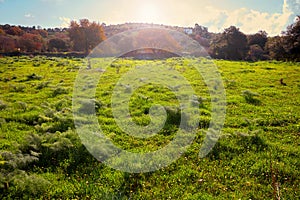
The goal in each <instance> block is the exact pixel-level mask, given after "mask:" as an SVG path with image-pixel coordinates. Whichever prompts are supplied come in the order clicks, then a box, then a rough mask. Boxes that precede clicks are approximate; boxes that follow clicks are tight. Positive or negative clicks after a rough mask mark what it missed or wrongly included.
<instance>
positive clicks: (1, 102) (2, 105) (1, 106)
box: [0, 100, 7, 110]
mask: <svg viewBox="0 0 300 200" xmlns="http://www.w3.org/2000/svg"><path fill="white" fill-rule="evenodd" d="M6 108H7V104H6V103H4V102H3V101H1V100H0V110H4V109H6Z"/></svg>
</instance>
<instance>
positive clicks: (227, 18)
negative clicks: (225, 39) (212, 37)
mask: <svg viewBox="0 0 300 200" xmlns="http://www.w3.org/2000/svg"><path fill="white" fill-rule="evenodd" d="M205 9H206V10H207V11H208V13H211V14H210V15H209V16H208V18H206V20H204V21H203V22H202V23H203V24H204V25H206V26H208V27H209V30H210V31H214V32H222V31H223V30H224V28H227V27H229V26H231V25H235V26H237V27H239V28H240V30H241V31H243V32H244V33H247V34H249V33H256V32H258V31H259V30H265V31H266V32H267V33H268V34H269V35H271V36H273V35H279V34H280V33H281V32H282V31H283V30H285V28H286V26H287V25H288V24H289V23H290V22H291V18H294V17H295V14H296V12H299V10H300V0H284V2H283V6H282V12H281V13H273V14H270V13H267V12H260V11H257V10H253V9H249V8H239V9H236V10H233V11H228V10H221V9H219V10H218V9H216V8H214V7H206V8H205Z"/></svg>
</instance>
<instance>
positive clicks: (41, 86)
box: [36, 81, 50, 90]
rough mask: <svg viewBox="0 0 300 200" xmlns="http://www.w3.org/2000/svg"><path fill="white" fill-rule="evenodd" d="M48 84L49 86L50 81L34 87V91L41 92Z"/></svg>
mask: <svg viewBox="0 0 300 200" xmlns="http://www.w3.org/2000/svg"><path fill="white" fill-rule="evenodd" d="M49 84H50V81H46V82H42V83H40V84H38V85H37V86H36V89H38V90H41V89H43V88H46V87H48V85H49Z"/></svg>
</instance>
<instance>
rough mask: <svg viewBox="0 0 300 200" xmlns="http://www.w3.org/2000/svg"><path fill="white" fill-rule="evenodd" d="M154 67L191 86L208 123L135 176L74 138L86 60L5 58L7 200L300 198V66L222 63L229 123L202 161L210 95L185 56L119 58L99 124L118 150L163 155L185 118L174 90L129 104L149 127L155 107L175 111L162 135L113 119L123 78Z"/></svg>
mask: <svg viewBox="0 0 300 200" xmlns="http://www.w3.org/2000/svg"><path fill="white" fill-rule="evenodd" d="M93 62H95V63H97V62H100V63H101V62H102V60H101V59H97V60H95V61H93ZM155 62H160V63H162V64H163V65H165V66H166V67H167V68H170V70H176V71H177V72H178V73H180V74H182V75H183V76H184V77H186V79H187V80H188V81H189V83H190V85H191V86H192V87H193V89H194V90H195V92H196V93H197V97H198V98H199V111H200V116H199V118H200V124H199V128H198V129H197V135H196V138H195V140H194V141H193V143H192V144H191V146H190V147H189V148H188V150H187V151H186V152H185V153H183V155H182V156H181V157H180V158H179V159H178V160H177V161H175V162H174V163H172V164H171V165H169V166H168V167H165V168H163V169H160V170H158V171H154V172H149V173H136V174H131V173H126V172H121V171H118V170H114V169H111V168H109V167H107V166H106V165H104V164H103V163H101V162H99V161H98V160H97V159H95V158H94V157H93V156H92V155H91V154H90V153H89V152H88V151H87V150H86V148H85V146H84V145H83V144H82V143H81V141H80V138H79V136H78V135H77V134H76V133H75V126H74V121H73V113H72V96H73V86H74V82H75V79H76V76H77V74H78V71H79V69H80V68H81V67H82V66H86V65H87V61H86V60H85V59H79V58H70V59H65V58H51V57H39V56H37V57H34V58H29V57H25V56H24V57H5V58H0V199H273V198H275V197H276V196H277V197H279V196H280V197H281V199H300V190H299V188H300V178H299V177H300V172H299V168H300V159H299V158H300V151H299V150H300V109H299V106H300V64H299V63H290V62H278V61H264V62H234V61H223V60H215V61H214V62H215V64H216V65H217V66H218V68H219V71H220V74H221V76H222V78H223V83H224V86H225V89H226V97H227V110H226V113H227V114H226V121H225V124H224V128H223V130H222V135H221V137H220V139H219V140H218V142H217V144H216V145H215V147H214V148H213V150H212V151H211V152H210V153H209V154H208V155H207V156H206V157H205V158H199V156H198V154H199V150H200V148H201V144H202V142H203V140H204V137H205V131H206V130H207V129H208V127H209V122H210V120H211V105H210V95H209V93H208V92H207V88H206V86H205V83H204V81H203V80H202V77H201V76H200V75H199V74H198V73H197V72H196V71H195V69H194V68H193V67H191V66H190V65H189V63H190V60H189V59H187V58H171V59H167V60H163V61H142V60H131V59H118V60H115V62H114V63H112V64H111V65H110V66H109V67H108V68H107V69H106V71H105V72H104V71H102V72H101V73H102V79H101V80H100V82H99V83H98V85H97V90H96V97H95V102H94V103H95V105H96V113H97V117H98V121H99V124H100V125H101V127H102V130H103V132H104V133H105V134H106V136H107V137H108V138H110V139H111V140H112V141H113V142H114V143H115V144H116V145H118V146H119V147H121V148H122V149H125V150H128V151H133V152H144V151H155V150H157V149H160V148H161V147H163V146H165V145H167V144H168V143H169V142H170V141H171V140H172V139H173V138H174V134H175V132H176V131H177V130H178V127H179V122H180V117H181V113H180V109H176V108H179V103H178V101H177V99H176V96H175V95H174V93H173V92H172V91H171V90H169V89H168V88H166V87H163V86H160V85H155V84H148V85H145V86H143V87H141V88H139V89H138V90H136V91H134V94H133V95H132V97H131V99H130V103H129V105H130V114H131V116H132V118H133V121H134V122H135V123H137V124H139V125H142V126H146V125H147V124H149V122H150V117H149V115H148V114H149V109H150V108H151V106H152V105H153V104H160V105H164V106H166V107H167V106H169V107H172V108H173V109H171V110H170V111H168V119H167V121H166V124H165V126H164V128H163V129H162V130H161V131H160V132H159V133H158V134H157V135H155V136H153V137H151V138H147V139H136V138H134V137H132V136H129V135H127V134H125V133H124V132H123V131H122V129H120V128H119V127H118V125H117V124H116V122H115V120H114V117H113V113H112V108H111V97H112V94H113V89H114V87H115V85H116V83H117V82H118V80H119V79H120V78H121V77H122V75H123V74H125V73H126V72H128V71H130V70H132V69H134V68H136V67H138V66H141V65H148V64H149V65H150V64H155ZM95 66H97V64H95ZM281 79H283V80H282V81H281V82H280V80H281ZM87 104H89V102H87Z"/></svg>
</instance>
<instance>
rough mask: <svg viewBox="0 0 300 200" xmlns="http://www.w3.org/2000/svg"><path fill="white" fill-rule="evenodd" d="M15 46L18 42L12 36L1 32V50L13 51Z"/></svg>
mask: <svg viewBox="0 0 300 200" xmlns="http://www.w3.org/2000/svg"><path fill="white" fill-rule="evenodd" d="M15 47H16V42H15V40H14V39H13V38H12V37H11V36H8V35H1V34H0V52H4V53H7V52H13V51H15Z"/></svg>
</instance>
